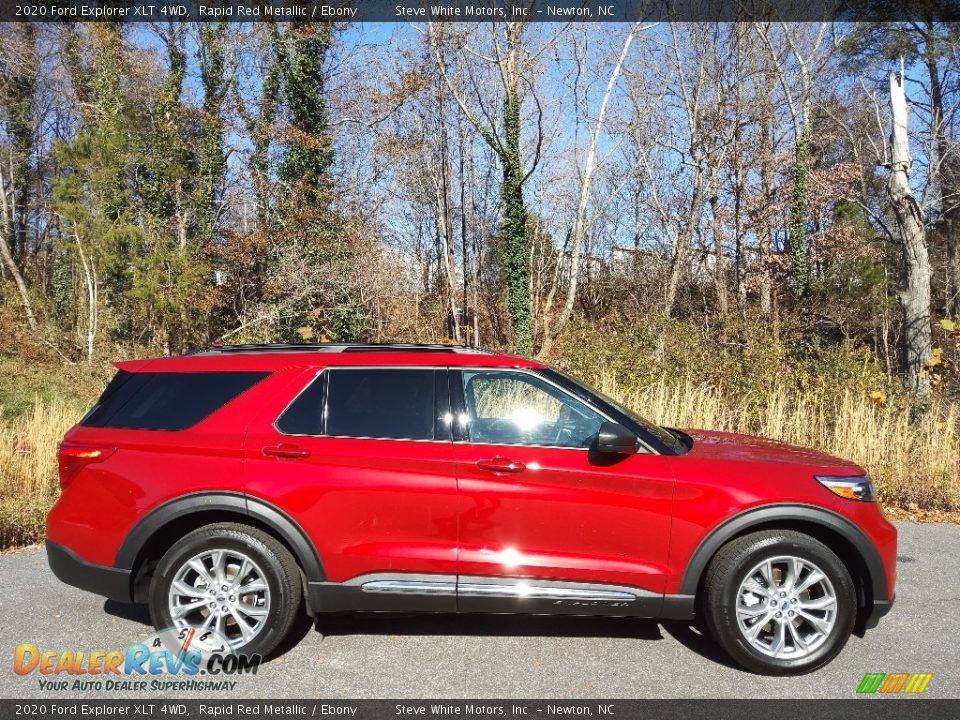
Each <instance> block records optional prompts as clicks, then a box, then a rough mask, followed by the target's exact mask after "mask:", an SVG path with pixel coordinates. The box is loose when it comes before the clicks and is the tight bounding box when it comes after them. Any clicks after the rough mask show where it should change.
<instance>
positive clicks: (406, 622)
mask: <svg viewBox="0 0 960 720" xmlns="http://www.w3.org/2000/svg"><path fill="white" fill-rule="evenodd" d="M103 609H104V612H106V613H109V614H110V615H113V616H114V617H118V618H122V619H123V620H130V621H133V622H138V623H141V624H143V625H147V626H149V625H150V615H149V613H148V612H147V606H146V605H141V604H130V603H120V602H117V601H115V600H107V601H106V602H105V603H104V605H103ZM311 627H313V628H314V629H315V630H316V631H317V632H318V633H320V634H321V635H323V636H329V637H345V636H350V635H424V636H440V635H451V636H458V635H459V636H472V637H570V638H623V639H634V640H662V639H663V633H662V632H661V628H662V631H663V632H665V633H666V634H667V635H669V636H670V637H672V638H673V639H674V640H676V641H677V642H679V643H680V644H681V645H683V646H684V647H685V648H687V649H688V650H690V651H692V652H695V653H697V654H698V655H700V656H701V657H704V658H706V659H707V660H710V661H711V662H715V663H719V664H721V665H725V666H726V667H731V668H735V669H739V668H738V666H737V665H735V664H734V663H733V662H731V660H730V659H729V658H728V657H727V656H726V654H725V653H724V652H723V651H722V650H721V649H720V648H719V647H718V646H717V644H716V643H714V642H713V640H712V639H711V638H710V637H709V636H707V635H706V634H704V633H703V631H701V630H700V629H699V628H697V627H696V626H694V625H691V624H690V623H685V622H675V621H662V622H657V621H656V620H649V619H643V618H609V617H577V616H548V615H481V614H477V615H466V614H464V615H455V614H441V613H437V614H427V613H424V614H399V613H337V614H329V615H321V616H320V617H319V618H317V620H316V621H312V620H311V619H310V618H308V617H307V616H306V615H305V614H303V613H301V615H300V617H299V618H298V619H297V621H296V622H295V623H294V626H293V629H292V630H291V632H290V634H289V635H288V636H287V637H286V639H285V640H284V641H283V642H282V643H280V646H279V647H278V648H277V649H276V650H275V651H274V652H273V653H271V654H270V659H275V658H278V657H280V656H282V655H285V654H286V653H288V652H289V651H290V650H292V649H293V648H295V647H296V646H297V645H298V644H299V643H300V642H301V641H302V640H303V639H304V638H305V637H306V636H307V634H308V633H309V632H310V629H311Z"/></svg>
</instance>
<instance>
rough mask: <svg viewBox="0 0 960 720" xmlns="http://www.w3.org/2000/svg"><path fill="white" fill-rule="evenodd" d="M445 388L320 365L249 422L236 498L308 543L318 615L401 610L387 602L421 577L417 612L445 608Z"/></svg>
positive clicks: (451, 538)
mask: <svg viewBox="0 0 960 720" xmlns="http://www.w3.org/2000/svg"><path fill="white" fill-rule="evenodd" d="M447 387H448V386H447V378H446V371H445V370H436V369H431V368H371V369H363V368H327V369H326V370H324V371H323V372H320V373H318V374H316V377H314V378H312V379H311V381H310V383H309V384H307V385H306V387H305V388H304V389H303V390H302V392H301V393H300V394H299V395H298V396H297V398H296V399H295V400H294V401H293V402H292V403H291V404H290V405H289V407H287V408H286V409H285V410H284V409H283V408H282V407H280V408H274V409H272V410H268V411H266V412H264V413H263V414H261V415H260V417H259V418H258V419H257V420H256V421H255V422H254V424H253V425H251V427H250V429H249V431H248V436H247V441H246V448H247V451H246V457H245V476H246V488H247V492H248V493H250V494H252V495H255V496H259V497H262V498H265V499H267V500H269V501H271V502H273V503H274V504H275V505H277V506H279V507H283V508H285V509H286V510H287V512H288V513H289V514H290V515H291V516H292V517H293V519H294V520H296V521H297V522H298V523H299V524H300V526H301V527H302V528H303V529H304V530H305V531H306V532H307V534H308V535H309V536H310V538H311V540H312V541H313V543H314V544H315V545H316V547H317V550H318V553H319V556H320V560H321V562H322V563H323V567H324V571H325V573H326V579H327V581H328V583H326V584H325V585H326V587H324V588H321V589H320V590H322V591H323V595H322V603H323V606H324V608H325V609H327V610H330V609H334V608H333V607H331V603H333V604H336V603H337V602H339V601H340V599H342V601H343V603H344V605H345V606H346V607H345V608H344V609H349V608H353V609H400V608H399V607H398V605H397V603H396V602H395V600H396V597H397V595H400V594H403V593H406V594H405V595H404V596H405V597H412V595H411V594H410V588H411V587H413V588H417V587H418V586H417V585H409V583H416V582H419V581H420V580H419V578H420V576H421V575H429V576H430V578H431V579H432V582H433V584H434V585H436V587H435V588H434V592H431V593H430V594H429V596H428V597H426V598H420V600H419V601H418V607H419V608H421V609H428V610H453V609H455V597H454V596H455V582H456V559H457V515H458V510H459V508H458V506H457V489H456V481H455V479H454V472H453V464H452V463H453V455H452V447H451V443H450V440H449V425H448V424H447V423H444V422H443V418H444V417H447V416H448V414H449V403H448V399H447ZM274 420H276V422H274ZM398 583H399V585H398ZM404 583H408V585H404ZM341 591H342V592H341Z"/></svg>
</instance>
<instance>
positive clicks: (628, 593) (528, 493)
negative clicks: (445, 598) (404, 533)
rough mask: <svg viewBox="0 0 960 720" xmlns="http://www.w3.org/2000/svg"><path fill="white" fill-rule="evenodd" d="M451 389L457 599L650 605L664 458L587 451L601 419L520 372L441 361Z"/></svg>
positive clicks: (500, 605)
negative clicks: (459, 507) (458, 506)
mask: <svg viewBox="0 0 960 720" xmlns="http://www.w3.org/2000/svg"><path fill="white" fill-rule="evenodd" d="M451 393H452V402H453V409H454V413H455V422H454V423H453V425H454V435H455V438H454V439H455V442H454V459H455V463H456V472H457V483H458V487H459V491H460V494H461V496H462V500H463V501H464V504H465V509H464V511H463V512H462V513H461V515H460V540H459V544H460V562H459V583H458V607H459V609H461V610H467V611H481V610H490V611H511V610H514V611H533V612H574V613H587V614H589V613H591V612H599V613H609V614H637V615H644V614H648V613H647V612H645V611H649V612H651V613H652V612H655V611H656V610H657V609H659V602H660V599H661V596H662V593H663V592H664V585H665V576H666V571H667V570H666V564H667V553H668V550H669V537H670V510H671V499H672V493H673V484H674V483H673V479H672V478H671V476H670V464H669V460H670V459H669V458H668V457H663V456H658V455H654V454H650V453H637V454H634V455H614V456H610V455H604V454H600V453H597V452H595V451H593V450H591V449H590V446H591V444H592V442H593V441H594V439H595V437H596V434H597V430H598V429H599V426H600V424H601V423H602V422H603V421H604V420H605V419H606V418H604V417H602V416H600V415H599V414H598V413H597V412H596V411H595V410H593V409H592V408H590V407H589V406H587V405H585V404H584V403H582V402H581V401H579V400H578V399H576V398H574V397H572V396H570V395H568V394H567V393H566V392H565V391H563V390H562V389H560V388H559V387H557V386H555V385H553V384H552V383H551V382H549V381H548V380H546V379H544V378H542V377H540V376H538V375H537V374H535V373H532V372H529V371H524V370H513V369H510V370H502V369H481V370H462V371H454V370H451Z"/></svg>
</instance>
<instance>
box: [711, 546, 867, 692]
mask: <svg viewBox="0 0 960 720" xmlns="http://www.w3.org/2000/svg"><path fill="white" fill-rule="evenodd" d="M704 591H705V593H706V597H705V611H706V612H705V614H706V624H707V627H708V628H709V630H710V632H711V634H712V635H713V636H714V638H715V639H716V640H717V642H718V643H719V644H720V645H721V646H722V647H723V648H724V650H726V651H727V653H728V654H729V655H730V656H731V657H732V658H733V659H734V660H736V661H737V662H739V663H740V664H741V665H743V666H744V667H746V668H748V669H749V670H753V671H754V672H757V673H761V674H764V675H799V674H802V673H807V672H811V671H813V670H816V669H817V668H819V667H822V666H823V665H825V664H827V663H828V662H830V661H831V660H832V659H833V658H834V657H836V655H837V654H838V653H839V652H840V651H841V650H842V649H843V646H844V645H845V644H846V642H847V640H848V639H849V637H850V633H851V632H852V630H853V624H854V621H855V619H856V614H857V595H856V590H855V588H854V584H853V579H852V578H851V577H850V573H849V571H848V570H847V568H846V566H845V565H844V564H843V562H842V561H841V560H840V558H838V557H837V555H836V554H835V553H834V552H833V551H832V550H830V548H828V547H827V546H826V545H824V544H823V543H821V542H819V541H818V540H816V539H814V538H812V537H810V536H808V535H804V534H803V533H799V532H795V531H792V530H767V531H762V532H756V533H751V534H749V535H745V536H743V537H741V538H737V539H736V540H733V541H732V542H730V543H728V544H727V545H725V546H724V547H723V548H721V549H720V551H719V552H718V553H717V555H716V556H715V557H714V558H713V560H712V561H711V563H710V566H709V568H708V570H707V576H706V580H705V583H704Z"/></svg>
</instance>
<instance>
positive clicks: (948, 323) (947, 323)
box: [940, 318, 957, 332]
mask: <svg viewBox="0 0 960 720" xmlns="http://www.w3.org/2000/svg"><path fill="white" fill-rule="evenodd" d="M940 327H942V328H943V329H944V330H946V331H947V332H953V331H954V330H956V329H957V324H956V323H955V322H954V321H953V320H950V319H949V318H944V319H943V320H941V321H940Z"/></svg>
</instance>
